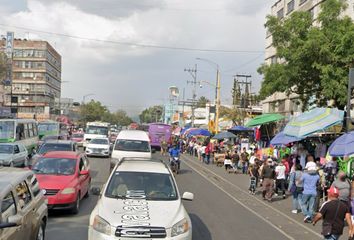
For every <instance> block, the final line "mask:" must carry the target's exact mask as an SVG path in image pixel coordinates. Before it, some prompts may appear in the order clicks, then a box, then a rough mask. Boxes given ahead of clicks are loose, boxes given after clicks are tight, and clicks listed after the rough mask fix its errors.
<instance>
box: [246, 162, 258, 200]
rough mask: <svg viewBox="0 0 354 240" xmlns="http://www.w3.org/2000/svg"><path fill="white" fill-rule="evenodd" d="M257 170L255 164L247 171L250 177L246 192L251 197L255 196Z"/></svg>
mask: <svg viewBox="0 0 354 240" xmlns="http://www.w3.org/2000/svg"><path fill="white" fill-rule="evenodd" d="M258 170H259V169H258V164H256V163H255V164H253V165H251V166H250V167H249V169H248V173H249V176H250V186H249V188H248V190H249V192H250V193H251V194H253V195H254V194H256V189H257V184H258V178H259V173H258Z"/></svg>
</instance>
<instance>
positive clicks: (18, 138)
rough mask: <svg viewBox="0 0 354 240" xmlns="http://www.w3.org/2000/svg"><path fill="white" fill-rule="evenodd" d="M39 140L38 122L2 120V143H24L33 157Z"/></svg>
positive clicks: (0, 131) (0, 139)
mask: <svg viewBox="0 0 354 240" xmlns="http://www.w3.org/2000/svg"><path fill="white" fill-rule="evenodd" d="M38 140H39V139H38V128H37V122H36V121H35V120H34V119H0V143H11V142H19V143H22V144H23V145H24V146H25V147H26V148H27V151H28V155H32V154H33V150H34V149H36V147H37V143H38Z"/></svg>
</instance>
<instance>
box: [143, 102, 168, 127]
mask: <svg viewBox="0 0 354 240" xmlns="http://www.w3.org/2000/svg"><path fill="white" fill-rule="evenodd" d="M162 115H163V106H161V105H157V106H153V107H149V108H146V109H145V110H144V111H142V112H141V114H140V115H139V119H140V122H141V123H153V122H158V121H160V120H161V119H162Z"/></svg>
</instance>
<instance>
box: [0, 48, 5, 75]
mask: <svg viewBox="0 0 354 240" xmlns="http://www.w3.org/2000/svg"><path fill="white" fill-rule="evenodd" d="M5 76H6V55H5V53H2V52H0V81H2V80H4V78H5Z"/></svg>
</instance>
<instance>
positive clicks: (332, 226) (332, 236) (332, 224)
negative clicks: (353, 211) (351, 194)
mask: <svg viewBox="0 0 354 240" xmlns="http://www.w3.org/2000/svg"><path fill="white" fill-rule="evenodd" d="M338 197H339V190H338V188H336V187H333V186H332V187H330V189H329V190H328V201H327V202H325V203H323V205H322V207H321V209H320V211H319V213H317V214H316V216H315V217H314V219H313V222H312V224H313V225H314V226H315V225H316V223H317V222H318V221H319V220H320V219H323V222H322V235H323V237H324V239H329V240H337V239H339V237H340V236H341V235H342V234H343V229H344V219H345V220H346V222H347V224H348V230H349V238H350V239H352V238H353V226H352V220H351V215H350V212H349V207H348V205H346V204H345V203H343V202H342V201H340V200H339V199H338Z"/></svg>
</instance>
